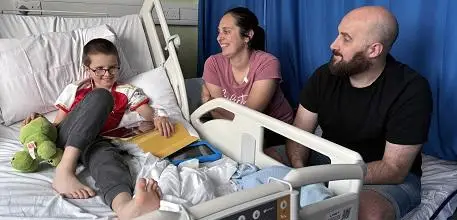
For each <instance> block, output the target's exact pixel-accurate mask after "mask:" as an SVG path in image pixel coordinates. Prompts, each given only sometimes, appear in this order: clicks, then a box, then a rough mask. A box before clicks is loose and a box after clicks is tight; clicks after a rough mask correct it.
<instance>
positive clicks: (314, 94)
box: [287, 7, 432, 219]
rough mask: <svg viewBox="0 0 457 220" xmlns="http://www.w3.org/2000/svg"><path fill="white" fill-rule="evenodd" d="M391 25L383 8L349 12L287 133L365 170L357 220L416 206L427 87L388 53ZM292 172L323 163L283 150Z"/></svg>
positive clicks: (293, 147) (294, 147) (302, 151)
mask: <svg viewBox="0 0 457 220" xmlns="http://www.w3.org/2000/svg"><path fill="white" fill-rule="evenodd" d="M397 35H398V24H397V20H396V18H395V17H394V16H393V15H392V14H391V13H390V12H389V11H388V10H386V9H384V8H382V7H362V8H358V9H355V10H353V11H351V12H349V13H348V14H347V15H346V16H345V17H344V18H343V19H342V21H341V23H340V24H339V26H338V36H337V37H336V39H335V41H334V42H333V43H332V44H331V45H330V49H331V51H332V53H333V55H332V57H331V59H330V61H329V62H328V63H327V64H324V65H323V66H321V67H319V68H318V69H317V70H316V71H315V72H314V74H313V75H312V76H311V77H310V78H309V80H308V82H307V84H306V85H305V87H304V89H303V90H302V92H301V96H300V105H299V108H298V110H297V114H296V118H295V120H294V125H295V126H297V127H299V128H301V129H303V130H306V131H308V132H314V131H315V129H316V127H317V125H320V127H321V128H322V137H323V138H325V139H327V140H330V141H332V142H334V143H337V144H339V145H342V146H344V147H347V148H349V149H351V150H354V151H356V152H358V153H359V154H360V155H361V156H362V157H363V159H364V161H365V163H367V166H368V172H367V174H366V176H365V179H364V186H363V189H362V192H361V194H360V209H359V218H360V219H400V218H401V217H402V216H403V215H405V214H406V213H408V212H409V211H410V210H411V209H413V208H414V207H415V206H417V205H418V204H419V203H420V188H421V185H420V177H421V175H422V171H421V154H420V149H421V146H422V144H423V143H424V142H425V141H426V140H427V134H428V129H429V124H430V117H431V112H432V98H431V91H430V87H429V84H428V82H427V80H426V79H425V78H424V77H422V76H421V75H419V74H418V73H417V72H416V71H414V70H412V69H411V68H409V67H408V66H407V65H404V64H402V63H400V62H398V61H396V60H395V59H394V58H393V57H392V56H391V55H390V54H389V51H390V49H391V47H392V45H393V43H394V42H395V40H396V38H397ZM287 154H288V156H289V159H290V161H291V163H292V165H293V166H294V167H303V166H305V165H314V164H322V163H328V162H329V161H328V158H327V161H326V160H325V158H322V157H323V156H322V155H319V154H317V153H316V152H313V151H310V150H309V149H308V148H306V147H304V146H301V145H299V144H297V143H295V142H291V141H289V142H288V143H287Z"/></svg>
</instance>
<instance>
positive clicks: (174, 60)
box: [140, 0, 190, 121]
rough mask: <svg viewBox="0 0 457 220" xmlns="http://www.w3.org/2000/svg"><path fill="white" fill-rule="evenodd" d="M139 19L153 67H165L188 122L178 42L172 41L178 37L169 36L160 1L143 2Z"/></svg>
mask: <svg viewBox="0 0 457 220" xmlns="http://www.w3.org/2000/svg"><path fill="white" fill-rule="evenodd" d="M153 9H155V12H156V13H157V17H158V20H159V25H160V28H161V30H162V34H163V41H164V42H165V44H166V46H165V49H166V50H167V51H168V57H167V58H166V59H165V56H164V52H163V50H162V46H161V43H160V42H161V41H160V39H159V36H158V34H157V30H156V26H155V24H154V21H153V18H152V11H153ZM140 17H141V18H142V19H141V20H142V22H143V27H144V29H145V32H146V35H147V36H146V37H147V39H148V44H149V51H150V53H151V54H152V55H153V58H154V66H156V67H157V66H161V65H164V66H165V70H166V72H167V75H168V79H169V80H170V83H171V85H172V87H173V91H174V93H175V96H176V99H177V102H178V105H179V107H180V108H181V111H182V114H183V116H184V118H185V119H186V120H188V121H189V119H190V116H189V105H188V102H187V93H186V87H185V83H184V76H183V73H182V70H181V66H180V65H179V60H178V55H177V53H176V42H178V41H174V40H173V39H175V38H178V39H179V36H171V35H170V31H169V29H168V25H167V21H166V19H165V16H164V14H163V10H162V5H161V3H160V0H144V2H143V6H142V7H141V10H140Z"/></svg>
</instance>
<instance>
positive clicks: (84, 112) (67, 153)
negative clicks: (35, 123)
mask: <svg viewBox="0 0 457 220" xmlns="http://www.w3.org/2000/svg"><path fill="white" fill-rule="evenodd" d="M82 61H83V64H84V71H85V72H86V73H87V74H88V75H89V76H90V77H89V78H88V79H86V80H84V81H82V82H79V83H76V84H70V85H68V86H67V87H66V88H65V90H64V91H63V92H62V93H61V94H60V96H59V98H58V99H57V101H56V103H55V105H56V107H57V108H58V109H59V110H58V114H57V116H56V118H55V120H54V124H55V125H56V126H57V128H58V133H59V135H58V139H57V146H59V147H62V148H64V149H65V150H64V154H63V157H62V161H61V162H60V164H59V165H58V166H57V168H56V176H55V178H54V180H53V183H52V186H53V188H54V189H55V190H56V191H57V192H59V193H61V194H62V195H63V196H65V197H67V198H72V199H87V198H90V197H93V196H95V192H94V190H93V189H91V188H90V187H88V186H86V185H84V184H82V183H81V182H80V181H79V180H78V179H77V178H76V175H75V171H76V165H77V162H78V160H79V161H81V162H82V163H83V165H84V166H85V167H86V168H88V170H89V172H90V174H91V176H92V177H93V178H94V180H95V182H96V183H95V184H96V186H97V187H98V188H99V189H100V192H101V194H102V195H101V196H102V198H103V199H104V201H105V203H106V204H107V205H109V206H110V207H111V208H112V209H113V210H114V212H116V214H117V215H118V216H119V218H120V219H130V218H133V217H136V216H139V215H141V214H144V213H146V212H150V211H153V210H156V209H158V207H159V195H160V193H159V188H158V185H157V182H156V181H154V180H150V181H146V180H145V179H140V180H139V181H138V183H136V186H135V188H136V192H137V194H136V197H135V198H134V199H133V198H132V193H133V180H132V178H131V176H130V172H129V168H128V166H127V165H126V164H125V163H124V162H123V160H122V157H121V155H120V151H119V149H117V148H116V147H115V146H114V145H112V144H111V143H110V142H109V140H106V139H104V138H102V137H100V136H99V134H100V132H103V131H107V130H110V129H113V128H115V127H117V126H118V125H119V123H120V121H121V119H122V116H123V115H124V113H125V112H126V111H137V112H138V113H139V114H140V115H141V116H142V117H143V118H144V119H145V120H147V121H153V122H154V125H155V127H156V128H157V129H158V130H159V131H160V133H161V134H162V135H164V136H167V137H168V136H170V135H171V134H172V133H173V132H174V128H173V125H172V124H171V123H170V121H169V120H168V118H167V117H163V116H159V115H157V114H155V112H156V111H155V110H154V109H152V108H151V107H150V106H149V105H148V102H149V99H148V97H147V96H146V95H144V94H143V93H142V91H141V90H139V89H138V88H136V87H134V86H132V85H128V84H125V85H121V84H118V83H116V80H117V77H118V73H119V64H120V62H119V56H118V51H117V49H116V46H115V45H114V44H113V43H111V42H110V41H108V40H106V39H93V40H91V41H89V42H88V43H87V44H86V45H85V46H84V49H83V57H82ZM39 116H41V115H39V114H37V113H33V114H31V115H30V116H29V117H27V118H26V119H25V120H24V124H27V123H29V122H30V120H33V119H34V118H35V117H39Z"/></svg>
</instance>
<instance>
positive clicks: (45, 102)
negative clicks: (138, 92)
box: [0, 25, 130, 125]
mask: <svg viewBox="0 0 457 220" xmlns="http://www.w3.org/2000/svg"><path fill="white" fill-rule="evenodd" d="M94 38H105V39H108V40H110V41H112V42H115V39H116V36H115V34H114V33H113V32H112V31H111V30H110V28H109V27H108V26H107V25H102V26H98V27H93V28H84V29H76V30H73V31H71V32H50V33H44V34H40V35H33V36H29V37H25V38H22V39H2V40H0V109H1V110H2V117H3V120H4V123H5V125H11V124H12V123H14V122H17V121H20V120H23V119H24V118H25V117H27V115H29V114H30V113H31V112H39V113H45V112H49V111H52V110H55V107H54V105H53V104H54V102H55V100H56V98H57V97H58V95H59V94H60V92H61V91H62V90H63V89H64V88H65V86H66V85H68V84H69V83H72V82H74V81H77V80H80V79H82V78H83V77H84V76H83V75H84V74H82V72H79V71H80V70H81V68H80V67H81V54H82V49H83V47H84V45H85V43H87V42H88V41H90V40H91V39H94ZM116 44H117V43H116ZM120 55H121V66H123V69H122V70H121V71H124V72H126V71H130V70H129V69H130V68H129V66H128V63H127V62H126V61H124V62H123V60H125V58H123V56H122V55H123V53H122V51H120ZM123 64H127V65H123ZM121 76H122V74H121ZM121 78H122V77H121Z"/></svg>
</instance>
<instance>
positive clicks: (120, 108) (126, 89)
mask: <svg viewBox="0 0 457 220" xmlns="http://www.w3.org/2000/svg"><path fill="white" fill-rule="evenodd" d="M93 88H94V86H93V83H92V80H91V79H84V80H81V81H78V82H74V83H72V84H69V85H67V86H66V87H65V89H64V90H63V92H62V93H61V94H60V95H59V97H58V98H57V100H56V102H55V103H54V105H55V106H56V107H57V108H59V109H61V110H62V111H65V112H66V113H68V112H70V111H71V110H73V109H74V108H75V106H76V105H77V104H78V103H79V102H81V101H82V100H83V99H84V97H85V96H86V95H87V94H88V93H89V92H90V91H92V90H93ZM111 94H112V96H113V99H114V107H113V111H112V112H111V113H110V115H109V116H108V119H107V121H106V123H105V125H104V127H103V129H102V131H107V130H110V129H114V128H116V127H117V126H118V125H119V123H120V122H121V119H122V117H123V116H124V114H125V113H127V111H135V110H136V109H137V108H138V107H140V106H141V105H143V104H148V103H149V98H148V97H147V96H146V95H145V94H144V93H143V91H142V90H141V89H140V88H137V87H135V86H133V85H130V84H118V83H114V85H113V87H112V88H111Z"/></svg>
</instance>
